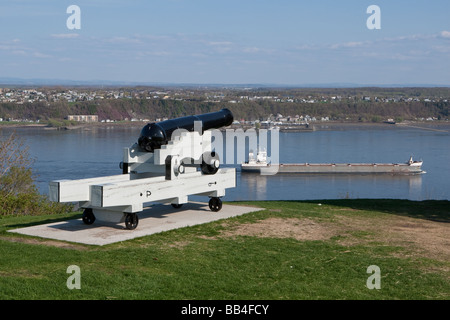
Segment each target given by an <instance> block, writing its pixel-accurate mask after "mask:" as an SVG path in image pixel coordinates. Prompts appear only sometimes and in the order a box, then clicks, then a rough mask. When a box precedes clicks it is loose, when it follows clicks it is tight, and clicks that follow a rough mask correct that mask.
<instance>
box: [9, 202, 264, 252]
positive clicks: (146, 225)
mask: <svg viewBox="0 0 450 320" xmlns="http://www.w3.org/2000/svg"><path fill="white" fill-rule="evenodd" d="M260 210H263V209H262V208H256V207H246V206H245V207H244V206H237V205H229V204H224V205H223V206H222V209H221V210H220V211H219V212H212V211H211V210H210V209H209V207H208V204H207V203H198V202H190V203H187V204H184V205H183V206H182V207H181V208H179V209H175V208H173V207H172V206H171V205H162V204H157V205H153V206H151V207H149V208H148V209H145V210H144V211H142V212H140V213H138V217H139V224H138V226H137V228H136V229H134V230H128V229H126V228H125V224H124V223H121V224H115V223H111V222H104V221H98V220H96V221H95V222H94V223H93V224H92V225H86V224H84V223H83V222H82V220H81V219H73V220H67V221H61V222H55V223H49V224H43V225H37V226H32V227H25V228H19V229H14V230H9V232H14V233H20V234H24V235H29V236H36V237H41V238H48V239H54V240H63V241H70V242H76V243H83V244H89V245H100V246H102V245H106V244H110V243H114V242H120V241H125V240H130V239H134V238H138V237H143V236H147V235H151V234H154V233H159V232H163V231H168V230H172V229H177V228H182V227H187V226H193V225H197V224H202V223H207V222H211V221H215V220H220V219H226V218H230V217H234V216H239V215H243V214H246V213H249V212H254V211H260Z"/></svg>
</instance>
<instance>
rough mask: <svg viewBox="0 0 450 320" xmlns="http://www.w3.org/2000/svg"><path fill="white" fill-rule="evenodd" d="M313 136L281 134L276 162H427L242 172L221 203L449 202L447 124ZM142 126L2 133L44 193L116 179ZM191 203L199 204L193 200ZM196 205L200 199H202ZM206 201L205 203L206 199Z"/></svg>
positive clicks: (355, 128) (334, 128) (333, 128)
mask: <svg viewBox="0 0 450 320" xmlns="http://www.w3.org/2000/svg"><path fill="white" fill-rule="evenodd" d="M316 128H317V130H316V131H312V132H293V133H284V132H280V134H279V150H280V162H281V163H304V162H308V163H324V162H325V163H329V162H333V163H339V162H344V163H353V162H365V163H376V162H377V163H386V162H394V163H399V162H406V161H407V160H408V159H409V157H410V156H411V155H412V156H413V157H414V159H415V160H419V159H422V160H423V161H424V164H423V167H422V168H423V170H425V171H426V173H425V174H421V175H411V176H403V175H388V174H386V175H358V174H352V175H332V174H326V175H323V174H322V175H302V174H290V175H289V174H277V175H274V176H261V175H259V174H247V173H241V172H240V170H239V166H238V165H235V167H236V168H237V177H236V179H237V186H236V188H234V189H227V194H226V196H225V197H224V198H223V200H224V201H233V200H313V199H315V200H317V199H343V198H352V199H354V198H391V199H394V198H395V199H409V200H429V199H435V200H441V199H446V200H450V188H449V185H450V170H449V164H450V124H442V125H440V126H425V125H423V124H421V125H414V126H401V125H330V126H327V125H316ZM140 129H141V127H139V126H134V127H124V126H114V125H111V126H98V127H85V128H81V129H76V130H46V129H43V128H32V127H27V128H9V127H2V128H1V129H0V136H2V137H5V136H7V135H9V134H10V133H11V132H12V131H15V132H16V134H17V135H18V136H20V137H22V138H23V139H24V142H25V144H26V145H28V146H29V148H30V149H29V151H30V155H31V156H32V158H33V159H34V160H35V161H34V164H33V171H34V173H35V174H36V176H37V177H36V184H37V187H38V189H39V191H40V192H41V193H43V194H47V193H48V183H49V182H50V181H52V180H62V179H81V178H88V177H96V176H107V175H114V174H120V173H121V170H120V169H119V162H120V161H122V154H123V149H124V148H125V147H129V146H131V145H132V144H133V143H134V142H136V141H137V138H138V137H139V132H140ZM193 199H194V200H195V199H196V197H193ZM200 199H201V198H199V200H200ZM203 200H205V199H203Z"/></svg>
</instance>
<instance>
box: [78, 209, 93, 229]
mask: <svg viewBox="0 0 450 320" xmlns="http://www.w3.org/2000/svg"><path fill="white" fill-rule="evenodd" d="M81 219H82V220H83V222H84V223H85V224H88V225H89V224H93V223H94V221H95V216H94V212H93V211H92V209H91V208H86V209H84V211H83V216H82V217H81Z"/></svg>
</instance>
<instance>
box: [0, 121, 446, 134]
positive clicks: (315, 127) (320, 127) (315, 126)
mask: <svg viewBox="0 0 450 320" xmlns="http://www.w3.org/2000/svg"><path fill="white" fill-rule="evenodd" d="M147 123H150V122H148V121H118V122H90V123H79V124H76V125H73V126H60V127H52V126H49V125H48V124H40V123H23V122H20V123H14V122H8V121H3V122H0V130H1V129H4V128H5V129H8V128H14V129H42V130H79V129H85V130H90V129H93V128H106V127H108V128H111V127H117V128H134V127H142V126H144V125H146V124H147ZM283 126H286V127H289V126H290V127H291V128H293V127H295V126H296V125H294V124H289V123H286V124H284V125H281V127H280V131H281V132H302V131H305V132H309V131H326V130H336V129H339V127H342V129H344V128H355V129H357V128H361V129H364V128H370V127H372V128H403V127H405V128H407V127H412V128H418V129H427V128H438V127H442V126H444V127H447V126H450V121H448V120H434V121H412V120H406V121H402V122H400V123H394V124H393V123H385V122H357V121H349V122H347V121H317V122H312V123H310V124H309V127H310V128H312V130H305V129H301V128H300V127H303V128H304V126H299V129H295V128H294V129H283V128H282V127H283ZM250 128H254V127H253V126H250V125H232V126H230V127H227V128H224V129H244V130H247V129H250Z"/></svg>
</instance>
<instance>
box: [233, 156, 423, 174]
mask: <svg viewBox="0 0 450 320" xmlns="http://www.w3.org/2000/svg"><path fill="white" fill-rule="evenodd" d="M422 164H423V161H415V160H413V158H412V156H411V157H410V158H409V160H408V161H407V162H405V163H280V164H271V163H268V162H267V153H266V151H259V152H258V153H257V155H256V157H255V156H254V154H253V152H250V153H249V160H248V161H247V162H245V163H242V164H241V171H242V172H253V173H261V174H276V173H307V174H320V173H328V174H341V173H345V174H353V173H359V174H368V173H369V174H375V173H388V174H421V173H425V171H423V170H422Z"/></svg>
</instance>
